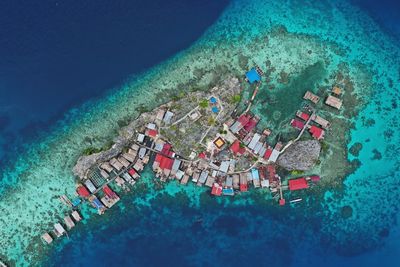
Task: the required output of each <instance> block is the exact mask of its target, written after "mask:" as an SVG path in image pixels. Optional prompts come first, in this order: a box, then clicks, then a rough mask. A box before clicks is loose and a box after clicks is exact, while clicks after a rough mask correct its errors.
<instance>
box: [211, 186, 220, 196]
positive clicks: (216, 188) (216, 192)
mask: <svg viewBox="0 0 400 267" xmlns="http://www.w3.org/2000/svg"><path fill="white" fill-rule="evenodd" d="M221 194H222V186H220V185H219V184H217V183H214V184H213V187H212V189H211V195H214V196H220V195H221Z"/></svg>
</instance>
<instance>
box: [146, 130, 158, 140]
mask: <svg viewBox="0 0 400 267" xmlns="http://www.w3.org/2000/svg"><path fill="white" fill-rule="evenodd" d="M157 134H158V132H157V130H155V129H147V130H146V135H147V136H150V137H152V138H155V137H156V136H157Z"/></svg>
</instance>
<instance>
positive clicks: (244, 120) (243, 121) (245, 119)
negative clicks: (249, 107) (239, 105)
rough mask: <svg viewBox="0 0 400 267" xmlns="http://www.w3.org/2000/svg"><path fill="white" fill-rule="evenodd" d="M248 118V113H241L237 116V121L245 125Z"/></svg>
mask: <svg viewBox="0 0 400 267" xmlns="http://www.w3.org/2000/svg"><path fill="white" fill-rule="evenodd" d="M250 118H251V116H250V115H246V114H243V115H241V116H240V117H239V119H238V121H239V122H240V124H241V125H242V126H245V125H246V124H247V123H248V122H249V120H250Z"/></svg>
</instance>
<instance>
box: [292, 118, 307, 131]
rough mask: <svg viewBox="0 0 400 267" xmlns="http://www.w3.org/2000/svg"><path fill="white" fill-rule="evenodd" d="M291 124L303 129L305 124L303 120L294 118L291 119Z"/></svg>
mask: <svg viewBox="0 0 400 267" xmlns="http://www.w3.org/2000/svg"><path fill="white" fill-rule="evenodd" d="M290 125H292V127H293V128H295V129H298V130H302V129H303V128H304V125H305V124H304V122H302V121H301V120H298V119H293V120H291V122H290Z"/></svg>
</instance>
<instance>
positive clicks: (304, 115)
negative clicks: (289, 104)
mask: <svg viewBox="0 0 400 267" xmlns="http://www.w3.org/2000/svg"><path fill="white" fill-rule="evenodd" d="M296 116H297V117H299V118H301V119H302V120H305V121H308V119H309V118H310V115H309V114H307V113H304V112H302V111H300V110H299V111H297V112H296Z"/></svg>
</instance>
